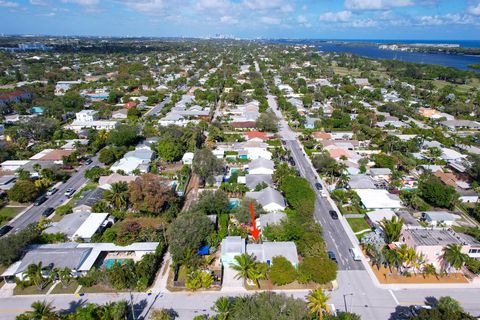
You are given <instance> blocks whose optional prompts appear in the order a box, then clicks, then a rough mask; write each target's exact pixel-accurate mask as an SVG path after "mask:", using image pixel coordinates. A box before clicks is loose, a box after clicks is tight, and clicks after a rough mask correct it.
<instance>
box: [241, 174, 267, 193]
mask: <svg viewBox="0 0 480 320" xmlns="http://www.w3.org/2000/svg"><path fill="white" fill-rule="evenodd" d="M245 181H246V182H245V184H246V185H247V187H248V188H249V189H250V190H253V189H255V187H256V186H257V185H258V184H260V183H262V182H265V183H266V184H267V185H268V186H270V187H271V186H273V180H272V175H271V174H247V175H246V176H245Z"/></svg>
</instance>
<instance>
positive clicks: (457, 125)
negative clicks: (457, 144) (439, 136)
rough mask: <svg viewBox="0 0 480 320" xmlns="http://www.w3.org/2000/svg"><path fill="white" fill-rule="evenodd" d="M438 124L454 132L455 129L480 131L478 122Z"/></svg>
mask: <svg viewBox="0 0 480 320" xmlns="http://www.w3.org/2000/svg"><path fill="white" fill-rule="evenodd" d="M440 124H441V125H442V126H444V127H446V128H448V129H449V130H451V131H455V130H457V129H469V130H472V129H475V130H478V129H480V122H478V121H472V120H446V121H442V122H440Z"/></svg>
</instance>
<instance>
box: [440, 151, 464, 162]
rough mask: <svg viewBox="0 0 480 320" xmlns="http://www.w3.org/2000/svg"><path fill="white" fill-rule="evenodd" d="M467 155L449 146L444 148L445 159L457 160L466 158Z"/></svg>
mask: <svg viewBox="0 0 480 320" xmlns="http://www.w3.org/2000/svg"><path fill="white" fill-rule="evenodd" d="M466 157H467V156H466V155H463V154H461V153H460V152H457V151H455V150H453V149H449V148H442V156H441V158H442V159H444V160H455V159H460V158H466Z"/></svg>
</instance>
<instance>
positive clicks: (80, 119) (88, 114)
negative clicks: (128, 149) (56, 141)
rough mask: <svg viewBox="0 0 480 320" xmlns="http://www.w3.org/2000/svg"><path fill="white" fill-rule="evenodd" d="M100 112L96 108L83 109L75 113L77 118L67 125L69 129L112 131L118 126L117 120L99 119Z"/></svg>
mask: <svg viewBox="0 0 480 320" xmlns="http://www.w3.org/2000/svg"><path fill="white" fill-rule="evenodd" d="M97 119H98V112H97V111H95V110H82V111H80V112H77V113H76V114H75V120H73V122H72V123H71V124H69V125H67V126H66V128H67V129H70V130H73V131H75V132H77V133H78V132H80V131H82V130H83V129H85V128H87V129H94V130H106V131H110V130H112V129H115V128H116V127H117V126H118V124H119V123H118V122H117V121H111V120H97Z"/></svg>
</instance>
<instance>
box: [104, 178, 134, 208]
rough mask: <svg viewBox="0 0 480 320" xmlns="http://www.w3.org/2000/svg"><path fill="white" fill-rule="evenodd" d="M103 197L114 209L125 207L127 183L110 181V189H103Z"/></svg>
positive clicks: (126, 203)
mask: <svg viewBox="0 0 480 320" xmlns="http://www.w3.org/2000/svg"><path fill="white" fill-rule="evenodd" d="M104 197H105V199H106V200H107V201H108V202H110V204H111V205H112V206H113V207H114V208H115V209H118V210H120V209H126V208H127V205H128V185H127V183H126V182H118V183H112V187H111V188H110V190H107V191H105V194H104Z"/></svg>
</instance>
